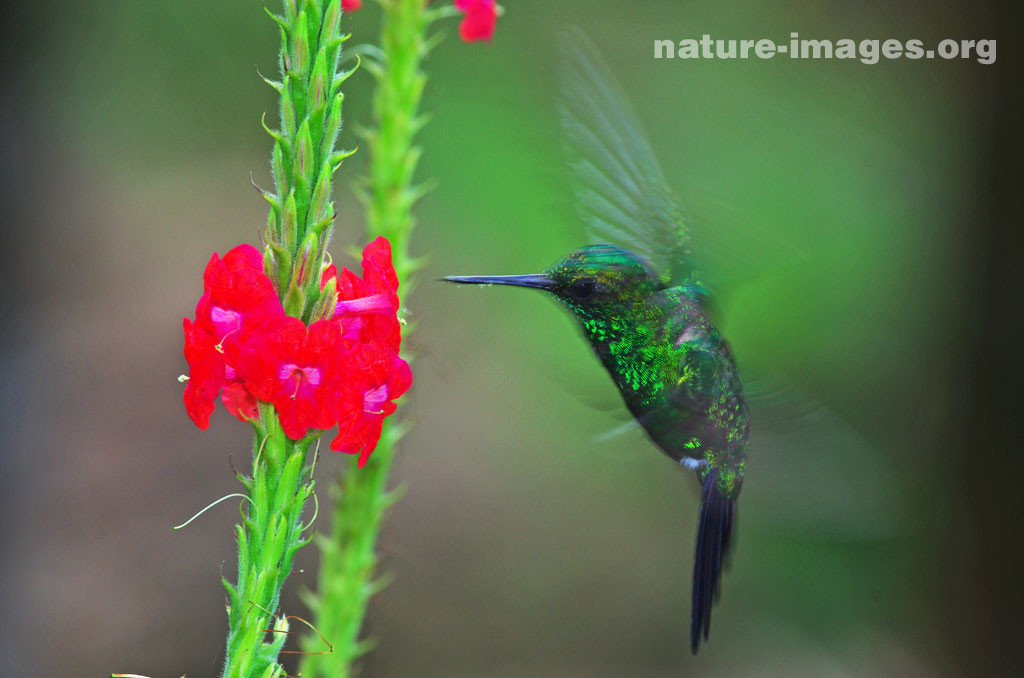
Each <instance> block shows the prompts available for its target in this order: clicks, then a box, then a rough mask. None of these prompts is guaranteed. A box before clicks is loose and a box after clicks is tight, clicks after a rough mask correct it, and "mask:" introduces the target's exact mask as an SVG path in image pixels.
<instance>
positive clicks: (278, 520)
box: [222, 405, 313, 678]
mask: <svg viewBox="0 0 1024 678" xmlns="http://www.w3.org/2000/svg"><path fill="white" fill-rule="evenodd" d="M260 422H261V427H260V429H259V430H257V433H256V439H255V442H254V452H253V474H252V477H251V478H240V480H241V482H242V484H243V485H244V486H245V489H246V490H247V493H248V497H249V502H247V506H246V509H245V512H244V516H243V521H242V525H237V526H236V527H235V530H236V537H237V539H238V581H237V583H236V584H235V585H234V586H232V585H231V584H230V583H228V581H227V580H224V582H223V583H224V587H225V588H226V589H227V591H228V640H227V656H226V658H225V662H224V672H223V674H222V676H224V678H248V677H250V676H258V677H260V678H270V677H276V676H282V675H284V670H283V669H282V668H281V666H280V665H278V664H277V655H278V653H279V652H280V650H281V646H282V645H283V644H284V642H285V640H286V638H287V631H288V622H287V620H286V619H284V618H283V617H276V612H277V606H278V602H279V601H280V598H281V589H282V587H283V586H284V581H285V579H286V578H287V577H288V575H289V574H290V573H291V569H292V562H293V560H294V558H295V552H296V551H298V550H299V549H300V548H302V547H303V546H305V545H306V543H308V541H309V540H308V539H304V538H303V537H302V528H303V525H302V510H303V507H304V506H305V504H306V500H307V499H308V498H309V497H310V495H311V494H312V493H313V481H312V479H311V478H309V469H308V468H307V466H306V456H307V453H308V451H309V446H310V444H311V439H310V438H304V439H302V440H299V441H292V440H289V439H288V437H287V436H286V435H285V434H284V431H283V430H282V429H281V425H280V423H278V420H277V415H276V414H275V412H274V410H273V408H271V407H270V406H269V405H261V407H260ZM271 630H272V631H271ZM268 632H271V633H272V634H273V635H272V636H271V637H270V638H269V639H268V638H267V635H268Z"/></svg>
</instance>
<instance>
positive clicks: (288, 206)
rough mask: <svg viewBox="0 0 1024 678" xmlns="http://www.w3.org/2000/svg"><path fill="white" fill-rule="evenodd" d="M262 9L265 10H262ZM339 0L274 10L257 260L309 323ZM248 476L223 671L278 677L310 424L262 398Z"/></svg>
mask: <svg viewBox="0 0 1024 678" xmlns="http://www.w3.org/2000/svg"><path fill="white" fill-rule="evenodd" d="M268 13H270V12H268ZM341 13H342V12H341V0H284V2H283V12H282V14H281V15H280V16H278V15H276V14H273V13H270V16H271V17H272V18H273V19H274V21H275V22H277V24H278V25H279V26H280V28H281V56H280V65H281V81H280V82H276V81H271V80H267V83H268V84H270V85H271V86H272V87H273V88H274V89H275V90H276V91H277V92H278V93H279V94H280V97H281V112H280V115H281V126H280V129H279V130H273V129H270V128H269V127H266V123H265V122H264V128H265V129H266V130H267V133H268V134H270V136H271V137H272V138H273V139H274V149H273V154H272V159H271V168H272V172H273V176H274V186H275V192H273V193H272V192H270V191H264V190H262V189H261V191H260V192H261V193H262V194H263V196H264V198H266V200H267V202H269V203H270V215H269V219H268V226H267V230H266V234H265V237H264V239H265V241H266V243H267V247H266V250H265V253H264V269H265V271H266V273H267V276H268V277H269V278H270V279H271V280H272V281H273V282H274V284H275V286H276V288H277V291H278V293H279V295H280V297H281V301H282V304H283V305H284V309H285V312H286V313H287V314H288V315H291V316H294V317H297V318H301V319H303V320H304V321H306V322H307V323H309V322H313V321H315V320H319V319H321V318H326V317H330V315H331V314H332V313H333V311H334V308H333V301H334V291H335V290H334V287H333V282H332V283H329V284H328V285H327V286H326V287H325V289H324V290H323V291H321V289H320V271H321V270H322V265H323V261H324V256H325V253H326V248H327V243H328V241H329V240H330V237H331V231H332V229H333V220H334V205H333V203H332V202H331V190H332V177H333V174H334V172H335V171H336V170H337V168H338V166H339V165H340V164H341V161H342V160H343V159H344V158H345V157H346V156H347V155H348V154H346V153H339V152H337V151H336V150H335V144H336V142H337V138H338V133H339V132H340V130H341V106H342V101H343V99H344V97H343V95H342V93H341V84H342V82H344V80H345V79H346V78H347V77H348V75H349V74H350V73H351V72H340V71H339V70H338V63H339V59H340V56H341V47H342V43H343V42H344V41H345V39H347V37H348V36H344V35H342V34H341V31H340V26H341ZM254 426H255V428H256V440H255V443H254V450H255V452H254V456H253V470H252V477H251V478H246V477H241V476H240V477H239V479H240V480H241V482H242V484H243V485H244V486H245V489H246V491H247V495H248V498H249V501H248V502H247V504H246V506H245V509H244V513H243V523H242V525H239V526H238V527H237V528H236V535H237V539H238V581H237V582H236V583H235V584H234V585H232V584H230V583H229V582H228V581H226V580H225V581H224V586H225V588H226V589H227V591H228V599H229V604H228V639H227V654H226V659H225V663H224V672H223V674H222V675H223V676H224V678H277V677H279V676H283V675H285V673H284V669H283V668H282V667H281V666H280V664H278V663H277V657H278V654H279V652H280V650H281V646H282V645H283V644H284V642H285V640H286V637H287V631H288V621H287V619H286V618H285V617H284V616H279V615H278V609H277V608H278V604H279V601H280V598H281V590H282V588H283V586H284V582H285V580H286V579H287V577H288V575H289V574H290V573H291V568H292V562H293V559H294V557H295V553H296V551H298V550H299V549H300V548H302V546H304V545H305V544H306V543H307V542H308V540H307V539H304V538H303V536H302V528H303V526H302V523H301V520H302V513H303V509H304V508H305V506H306V502H307V500H308V499H309V498H310V496H311V495H312V492H313V481H312V478H311V477H310V473H309V468H308V467H307V464H306V462H307V454H308V452H309V447H310V445H311V444H312V441H313V440H314V439H315V437H316V436H315V435H313V434H311V435H309V436H307V437H305V438H303V439H302V440H298V441H292V440H289V439H288V437H287V436H286V435H285V434H284V432H283V430H282V429H281V426H280V423H279V421H278V418H277V414H276V412H275V411H274V409H273V408H272V407H271V406H270V405H266V404H261V406H260V418H259V421H258V422H254Z"/></svg>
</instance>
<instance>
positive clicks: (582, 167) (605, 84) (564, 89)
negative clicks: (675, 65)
mask: <svg viewBox="0 0 1024 678" xmlns="http://www.w3.org/2000/svg"><path fill="white" fill-rule="evenodd" d="M562 43H563V45H562V59H561V73H560V75H561V96H560V99H559V106H558V109H559V110H558V112H559V119H560V122H561V125H562V128H563V130H564V138H565V148H566V152H567V155H568V157H569V164H570V166H571V167H572V170H573V179H574V181H573V187H574V191H575V193H576V204H577V211H578V213H579V215H580V217H581V218H582V219H583V221H584V222H585V223H586V224H587V230H588V234H589V236H590V238H591V240H592V241H593V242H594V243H607V244H612V245H619V246H622V247H625V248H626V249H629V250H631V251H633V252H635V253H636V254H638V255H640V256H642V257H644V258H645V259H646V260H647V261H648V262H649V263H650V264H651V265H652V266H653V267H654V269H655V272H656V273H657V274H658V275H659V276H660V277H661V278H662V280H663V281H664V282H666V283H672V284H678V283H680V282H685V281H687V280H688V279H689V276H690V275H691V267H690V266H689V265H688V263H687V260H688V254H689V253H688V251H687V236H686V228H685V226H684V223H683V215H682V213H681V212H680V210H679V208H678V206H677V204H676V202H675V200H674V199H673V197H672V192H671V191H670V190H669V188H668V184H667V182H666V181H665V177H664V175H663V174H662V171H661V167H660V166H659V165H658V161H657V159H656V158H655V156H654V151H653V150H652V148H651V144H650V142H648V140H647V138H646V136H644V133H643V131H642V129H641V127H640V123H639V122H638V120H637V117H636V115H635V114H634V113H633V110H632V109H631V107H630V106H629V103H628V102H627V100H626V98H625V96H624V95H623V93H622V90H621V88H620V87H619V85H618V83H617V82H616V81H615V78H614V76H612V74H611V71H610V70H609V69H608V66H607V65H606V64H605V62H604V60H603V59H602V58H601V55H600V54H598V52H597V49H596V48H595V47H594V45H593V43H591V42H590V40H589V39H588V38H587V37H586V36H584V35H583V34H582V33H581V32H580V31H579V30H573V31H570V32H568V33H566V34H564V39H563V41H562Z"/></svg>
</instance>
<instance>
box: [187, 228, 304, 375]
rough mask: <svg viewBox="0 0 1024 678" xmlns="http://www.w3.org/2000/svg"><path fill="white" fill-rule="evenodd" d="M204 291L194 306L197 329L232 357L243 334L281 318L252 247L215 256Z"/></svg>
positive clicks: (281, 310)
mask: <svg viewBox="0 0 1024 678" xmlns="http://www.w3.org/2000/svg"><path fill="white" fill-rule="evenodd" d="M203 282H204V285H203V287H204V291H205V292H206V293H205V294H204V295H203V296H202V298H201V299H200V300H199V303H198V304H196V326H197V327H199V328H201V329H203V330H206V331H207V332H209V333H210V334H211V335H213V337H214V339H215V340H216V342H217V350H219V351H221V352H226V353H228V355H233V354H234V353H235V352H236V349H237V347H238V346H239V344H240V342H241V340H242V332H243V331H245V330H248V329H251V328H252V327H255V326H256V325H259V324H260V323H262V322H265V321H266V320H268V319H270V318H276V317H281V316H283V315H284V308H282V306H281V301H280V300H279V299H278V298H277V293H276V292H275V291H274V285H273V283H271V282H270V279H269V278H267V276H266V275H264V274H263V257H262V256H260V253H259V252H257V251H256V248H254V247H252V246H251V245H239V246H238V247H236V248H234V249H233V250H231V251H230V252H228V253H227V254H225V255H224V258H223V259H221V258H220V257H218V256H217V255H216V254H214V255H213V258H211V259H210V263H209V264H207V266H206V272H205V273H203Z"/></svg>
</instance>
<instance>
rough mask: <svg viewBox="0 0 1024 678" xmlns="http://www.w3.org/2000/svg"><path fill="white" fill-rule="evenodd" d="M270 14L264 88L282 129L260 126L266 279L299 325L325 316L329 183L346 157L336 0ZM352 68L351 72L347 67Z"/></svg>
mask: <svg viewBox="0 0 1024 678" xmlns="http://www.w3.org/2000/svg"><path fill="white" fill-rule="evenodd" d="M268 13H269V14H270V16H271V17H272V18H273V19H274V21H276V22H277V24H278V25H279V26H280V28H281V81H280V82H275V81H272V80H267V83H268V84H269V85H270V86H271V87H273V88H274V89H275V90H276V91H277V92H278V93H279V94H280V95H281V128H280V129H279V130H273V129H270V128H269V127H267V126H266V124H264V129H266V130H267V133H268V134H270V136H271V137H273V139H274V150H273V153H272V155H271V170H272V173H273V175H274V186H275V189H276V192H274V193H270V192H268V191H261V193H262V194H263V197H264V198H266V199H267V202H269V203H270V215H269V219H268V224H267V231H266V235H265V239H266V242H267V250H266V255H265V268H266V273H267V276H268V277H269V278H270V279H271V280H273V281H274V283H275V285H277V289H278V292H279V293H280V295H281V299H282V302H283V304H284V308H285V312H286V313H288V315H292V316H295V317H298V318H302V319H303V320H306V321H307V322H308V321H311V320H317V319H319V318H320V317H329V314H330V312H332V311H333V309H330V308H328V306H329V305H330V304H327V303H323V304H319V305H318V304H317V301H319V300H320V299H325V300H329V301H333V297H334V294H333V293H334V289H333V288H329V289H325V290H323V292H321V290H320V271H321V264H322V262H323V260H324V256H325V254H326V252H327V243H328V241H329V240H330V237H331V232H332V230H333V226H334V203H333V202H331V190H332V178H333V176H334V172H335V171H336V170H337V169H338V167H339V166H340V165H341V162H342V161H343V160H344V159H345V158H346V157H348V156H349V155H351V152H344V151H337V150H336V149H335V145H336V143H337V140H338V134H339V133H340V132H341V109H342V102H343V101H344V98H345V97H344V95H343V94H342V92H341V85H342V83H343V82H344V81H345V80H346V79H347V78H348V77H349V75H351V74H352V71H339V70H338V63H339V59H340V57H341V47H342V44H343V43H344V42H345V40H347V39H348V37H349V36H348V35H342V34H341V0H284V14H283V15H281V16H278V15H276V14H273V13H270V12H268ZM353 70H354V69H353Z"/></svg>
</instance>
